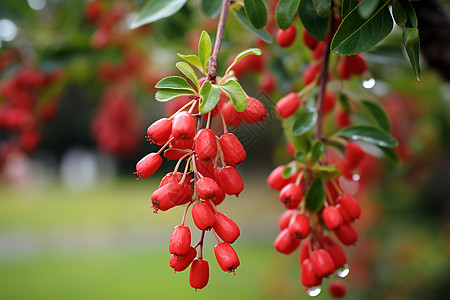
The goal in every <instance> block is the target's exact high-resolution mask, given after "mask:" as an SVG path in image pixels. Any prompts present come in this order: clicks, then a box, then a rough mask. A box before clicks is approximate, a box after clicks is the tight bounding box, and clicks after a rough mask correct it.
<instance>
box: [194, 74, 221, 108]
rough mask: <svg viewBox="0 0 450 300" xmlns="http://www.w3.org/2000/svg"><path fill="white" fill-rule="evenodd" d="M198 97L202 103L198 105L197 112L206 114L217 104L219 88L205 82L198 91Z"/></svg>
mask: <svg viewBox="0 0 450 300" xmlns="http://www.w3.org/2000/svg"><path fill="white" fill-rule="evenodd" d="M199 96H200V97H201V98H202V101H201V102H200V104H199V105H198V111H199V112H200V113H202V114H206V113H208V112H210V111H211V110H212V109H213V108H214V107H216V105H217V103H219V100H220V88H219V87H218V86H217V85H215V84H212V83H211V82H210V81H205V82H204V83H203V85H202V88H201V89H200V92H199Z"/></svg>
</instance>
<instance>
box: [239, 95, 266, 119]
mask: <svg viewBox="0 0 450 300" xmlns="http://www.w3.org/2000/svg"><path fill="white" fill-rule="evenodd" d="M240 115H241V117H242V119H244V121H245V122H247V123H251V124H256V123H258V122H259V121H264V118H265V117H266V115H267V114H266V108H265V107H264V105H263V104H262V103H261V102H260V101H259V100H258V99H256V98H253V97H248V96H247V108H246V109H245V110H244V111H243V112H241V113H240Z"/></svg>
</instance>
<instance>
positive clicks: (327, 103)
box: [322, 91, 336, 114]
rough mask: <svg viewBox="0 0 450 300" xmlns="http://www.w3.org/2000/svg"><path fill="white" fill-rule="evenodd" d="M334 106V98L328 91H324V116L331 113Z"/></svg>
mask: <svg viewBox="0 0 450 300" xmlns="http://www.w3.org/2000/svg"><path fill="white" fill-rule="evenodd" d="M335 105H336V96H335V95H334V93H332V92H330V91H326V92H325V94H324V95H323V102H322V111H323V113H324V114H326V113H329V112H331V111H332V110H333V109H334V106H335Z"/></svg>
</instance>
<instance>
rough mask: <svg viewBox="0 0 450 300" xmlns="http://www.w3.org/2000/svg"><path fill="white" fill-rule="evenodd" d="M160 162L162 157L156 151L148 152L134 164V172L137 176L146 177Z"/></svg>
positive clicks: (156, 168) (153, 171) (154, 170)
mask: <svg viewBox="0 0 450 300" xmlns="http://www.w3.org/2000/svg"><path fill="white" fill-rule="evenodd" d="M161 164H162V158H161V156H159V154H158V153H150V154H147V155H146V156H144V157H143V158H142V159H141V160H140V161H138V163H137V164H136V172H135V173H136V174H137V175H138V176H139V177H148V176H150V175H152V174H153V173H155V172H156V170H158V168H159V167H160V166H161Z"/></svg>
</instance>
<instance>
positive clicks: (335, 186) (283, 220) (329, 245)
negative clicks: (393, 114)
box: [267, 142, 365, 296]
mask: <svg viewBox="0 0 450 300" xmlns="http://www.w3.org/2000/svg"><path fill="white" fill-rule="evenodd" d="M364 155H365V152H364V151H363V150H362V149H361V147H360V146H359V145H358V144H356V143H353V142H348V143H347V145H346V150H345V158H344V159H343V161H341V162H340V164H339V168H340V170H341V172H342V174H343V175H344V176H346V177H347V176H350V179H351V178H352V175H351V174H352V172H353V171H354V170H355V169H356V168H358V166H359V163H360V162H361V160H362V159H363V157H364ZM294 163H295V162H294ZM285 167H286V166H285V165H281V166H278V167H277V168H275V169H274V170H273V171H272V172H271V173H270V175H269V177H268V178H267V184H268V185H269V186H270V187H271V188H273V189H275V190H277V191H280V193H279V199H280V201H281V203H282V204H283V205H284V206H285V208H286V209H287V210H286V211H285V212H284V213H283V214H282V215H281V217H280V218H279V221H278V226H279V229H280V230H281V232H280V234H279V235H278V236H277V238H276V239H275V242H274V247H275V249H277V250H278V251H279V252H281V253H284V254H291V253H292V252H294V251H295V250H296V249H297V248H299V247H300V252H299V258H298V263H299V265H300V267H301V282H302V284H303V285H304V286H305V287H306V291H307V293H308V294H309V295H317V294H318V293H320V290H321V288H320V285H321V284H322V279H323V277H328V276H330V275H332V274H333V273H335V274H336V275H337V276H338V277H345V276H346V275H347V274H348V267H347V258H346V255H345V252H344V250H343V249H342V247H341V246H340V244H339V243H337V242H336V241H335V239H334V238H332V236H331V233H332V235H334V236H335V238H336V239H337V240H339V241H340V242H341V243H342V244H344V245H346V246H349V245H353V244H355V243H356V241H357V239H358V235H357V233H356V231H355V229H354V228H353V226H352V225H351V224H352V223H353V222H354V221H355V220H356V219H358V218H359V216H360V214H361V208H360V206H359V204H358V202H357V201H356V200H355V199H354V197H353V196H351V195H350V194H348V193H345V192H344V191H343V190H342V189H341V187H340V186H339V183H338V182H336V180H335V179H329V180H327V181H326V184H325V195H326V197H325V201H324V203H323V205H322V207H321V208H319V209H318V210H317V211H314V212H312V211H309V210H308V207H307V205H306V204H305V200H303V199H304V198H305V191H306V190H307V189H308V184H309V182H311V181H312V179H313V178H310V177H309V176H310V175H309V174H311V172H310V170H308V169H307V168H305V167H303V168H300V167H299V169H298V171H297V172H295V173H294V174H293V175H290V176H289V177H283V170H284V168H285ZM341 285H342V284H341V283H334V284H333V287H331V286H330V293H331V294H332V295H335V290H336V291H342V287H341ZM336 286H338V287H336ZM343 288H344V294H345V286H344V287H343ZM331 291H333V292H331ZM338 294H339V292H336V295H338ZM336 295H335V296H336Z"/></svg>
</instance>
